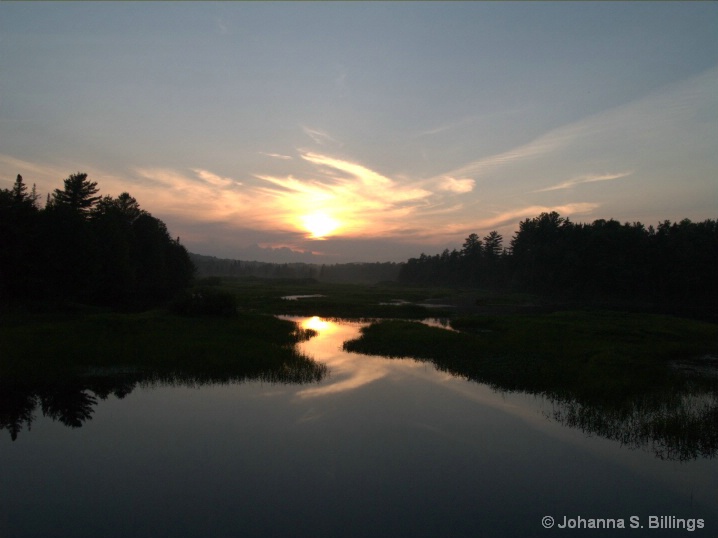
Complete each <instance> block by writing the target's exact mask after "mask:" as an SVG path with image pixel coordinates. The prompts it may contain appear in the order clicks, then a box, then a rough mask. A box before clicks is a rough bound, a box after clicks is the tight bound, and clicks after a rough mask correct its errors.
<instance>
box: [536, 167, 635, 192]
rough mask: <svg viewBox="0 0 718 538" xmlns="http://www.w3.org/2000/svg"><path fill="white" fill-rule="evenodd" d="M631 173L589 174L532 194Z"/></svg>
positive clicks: (619, 177) (610, 179)
mask: <svg viewBox="0 0 718 538" xmlns="http://www.w3.org/2000/svg"><path fill="white" fill-rule="evenodd" d="M632 173H633V172H619V173H617V174H590V175H585V176H579V177H576V178H573V179H569V180H568V181H564V182H562V183H557V184H556V185H552V186H551V187H546V188H545V189H538V190H535V191H534V192H548V191H557V190H561V189H570V188H572V187H575V186H576V185H582V184H583V183H595V182H597V181H613V180H615V179H621V178H624V177H626V176H630V175H631V174H632Z"/></svg>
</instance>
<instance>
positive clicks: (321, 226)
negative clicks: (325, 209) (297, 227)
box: [301, 211, 339, 239]
mask: <svg viewBox="0 0 718 538" xmlns="http://www.w3.org/2000/svg"><path fill="white" fill-rule="evenodd" d="M301 220H302V225H303V226H304V228H305V229H306V230H307V231H308V232H309V233H310V236H309V237H311V238H312V239H323V238H325V237H326V236H328V235H330V234H331V233H332V232H334V231H335V230H336V229H337V228H339V221H337V220H335V219H333V218H332V217H330V216H329V215H327V214H326V213H322V212H319V211H318V212H315V213H311V214H309V215H304V216H302V217H301Z"/></svg>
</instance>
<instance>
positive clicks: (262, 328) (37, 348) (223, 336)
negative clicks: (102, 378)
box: [0, 311, 324, 379]
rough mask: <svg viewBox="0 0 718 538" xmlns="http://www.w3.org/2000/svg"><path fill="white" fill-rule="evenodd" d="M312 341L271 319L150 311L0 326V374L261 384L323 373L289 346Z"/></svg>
mask: <svg viewBox="0 0 718 538" xmlns="http://www.w3.org/2000/svg"><path fill="white" fill-rule="evenodd" d="M309 336H310V334H308V333H307V332H303V331H300V330H298V329H297V327H296V325H295V324H293V323H290V322H287V321H283V320H279V319H276V318H274V317H272V316H265V315H258V314H241V315H239V316H237V317H232V318H190V317H180V316H174V315H171V314H168V313H166V312H163V311H151V312H144V313H139V314H118V313H95V314H87V315H82V316H71V317H69V319H49V318H48V316H45V318H44V319H42V320H40V321H28V320H24V321H23V322H14V323H5V324H3V325H2V326H0V349H2V351H1V352H0V375H2V376H3V377H5V378H7V377H24V378H27V377H38V376H41V377H53V376H58V375H71V374H75V373H78V372H81V371H84V370H86V369H88V368H93V369H98V368H99V369H102V368H108V369H117V368H119V367H122V368H131V369H140V370H143V371H155V372H170V371H175V372H179V371H182V372H187V373H192V374H193V375H208V376H210V377H216V378H217V379H222V378H223V377H227V378H228V379H229V378H232V379H236V378H253V377H261V376H262V375H263V374H264V373H266V372H268V371H272V370H278V371H282V370H286V369H287V368H289V367H290V366H291V367H292V368H295V367H298V366H302V365H303V366H306V374H307V375H308V376H309V377H310V378H312V377H314V378H316V377H321V375H323V372H324V370H323V367H321V366H320V365H318V364H315V363H314V362H313V361H311V359H309V358H308V357H304V356H302V355H300V354H299V353H298V352H297V351H296V350H295V349H294V344H295V343H297V342H298V341H301V340H302V339H304V338H307V337H309Z"/></svg>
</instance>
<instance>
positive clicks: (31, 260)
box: [0, 172, 194, 308]
mask: <svg viewBox="0 0 718 538" xmlns="http://www.w3.org/2000/svg"><path fill="white" fill-rule="evenodd" d="M38 200H39V195H38V194H37V192H36V189H35V186H34V185H33V187H32V189H31V190H30V191H29V192H28V188H27V185H26V184H25V182H24V180H23V178H22V176H21V175H18V176H17V179H16V180H15V184H14V185H13V187H12V188H11V189H2V190H0V301H2V302H3V303H9V302H32V301H41V302H53V301H57V302H72V301H77V302H83V303H90V304H97V305H103V306H113V307H127V308H145V307H149V306H152V305H154V304H157V303H159V302H162V301H165V300H167V299H169V298H171V297H172V296H173V295H174V294H175V293H176V292H177V291H179V290H180V289H182V288H184V287H186V286H187V285H188V284H189V283H190V282H191V280H192V278H193V274H194V266H193V264H192V262H191V260H190V258H189V254H188V252H187V250H186V249H185V248H184V247H183V246H182V245H180V242H179V238H177V239H173V238H172V237H171V236H170V234H169V232H168V230H167V226H166V225H165V224H164V222H162V221H161V220H160V219H158V218H155V217H153V216H152V215H151V214H150V213H149V212H147V211H145V210H144V209H141V208H140V205H139V203H138V202H137V200H136V199H135V198H133V197H132V196H130V194H129V193H126V192H124V193H122V194H120V195H119V196H117V197H116V198H113V197H112V196H100V195H99V189H98V187H97V183H96V182H94V181H90V180H89V179H88V177H87V174H84V173H79V172H78V173H76V174H72V175H70V176H69V177H68V178H67V179H65V180H64V185H63V188H61V189H55V190H54V192H52V193H51V194H48V195H47V202H46V204H45V206H44V207H42V208H41V207H40V204H39V203H38Z"/></svg>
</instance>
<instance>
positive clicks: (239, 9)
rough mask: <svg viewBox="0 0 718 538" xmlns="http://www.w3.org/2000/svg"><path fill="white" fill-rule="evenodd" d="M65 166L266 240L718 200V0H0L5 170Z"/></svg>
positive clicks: (333, 244) (348, 241)
mask: <svg viewBox="0 0 718 538" xmlns="http://www.w3.org/2000/svg"><path fill="white" fill-rule="evenodd" d="M78 171H80V172H87V173H88V174H89V176H90V179H91V180H93V181H97V182H98V184H99V187H100V190H101V194H110V195H113V196H116V195H118V194H120V193H121V192H123V191H127V192H129V193H130V194H131V195H133V196H134V197H135V198H137V200H138V201H139V203H140V205H141V206H142V207H143V208H144V209H146V210H148V211H150V212H151V213H152V214H153V215H154V216H156V217H159V218H161V219H162V220H164V221H165V222H166V223H167V225H168V227H169V229H170V232H171V233H172V234H173V236H180V237H181V241H182V243H183V244H184V245H185V246H186V247H187V248H188V249H189V250H190V251H191V252H196V253H200V254H208V255H214V256H219V257H229V258H238V259H247V260H249V259H254V260H260V261H282V262H285V261H287V262H289V261H311V262H317V263H340V262H349V261H403V260H406V259H407V258H409V257H412V256H418V255H419V254H420V253H421V252H426V253H428V254H434V253H438V252H441V251H442V250H443V249H444V248H449V249H452V248H460V247H461V244H462V243H463V240H464V238H465V237H466V236H468V235H469V234H470V233H478V234H479V235H480V236H483V235H486V234H487V233H488V232H490V231H491V230H498V231H499V232H500V233H502V234H503V236H504V239H505V243H506V244H508V242H509V240H510V238H511V236H512V234H513V232H514V231H516V229H517V227H518V223H519V221H521V220H523V219H525V218H527V217H534V216H537V215H538V214H539V213H541V212H542V211H552V210H555V211H558V212H559V213H561V214H562V215H563V216H568V217H570V218H571V220H573V221H576V222H592V221H593V220H595V219H598V218H615V219H617V220H620V221H622V222H624V221H631V222H633V221H641V222H643V223H645V224H646V225H648V224H654V225H655V224H657V223H658V222H659V221H660V220H663V219H670V220H679V219H682V218H690V219H692V220H704V219H707V218H712V219H715V218H718V3H716V2H696V3H690V2H688V3H686V2H680V3H678V2H676V3H672V2H636V3H625V2H607V3H602V2H591V3H582V2H580V3H570V2H556V3H541V2H536V3H534V2H528V3H524V2H517V3H512V2H488V3H482V2H457V3H453V2H416V3H414V2H387V3H384V2H366V3H364V2H336V3H334V2H307V3H304V2H289V3H284V2H266V3H265V2H250V3H245V2H220V3H211V2H210V3H207V2H203V3H199V2H160V3H146V2H129V3H114V2H113V3H110V2H107V3H106V2H97V3H67V2H57V3H54V2H51V3H30V2H18V3H6V2H2V3H0V188H8V187H11V185H12V183H13V182H14V179H15V176H16V175H17V174H22V175H23V177H24V178H25V181H26V182H27V183H28V184H30V185H32V184H33V183H35V184H36V185H37V189H38V191H39V193H40V194H41V195H42V199H43V201H44V198H45V196H46V194H47V193H48V192H51V191H52V190H53V189H55V188H58V187H62V180H63V179H64V178H66V177H67V176H68V175H69V174H71V173H74V172H78Z"/></svg>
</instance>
